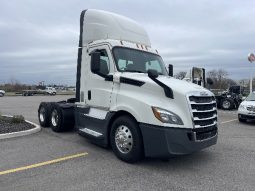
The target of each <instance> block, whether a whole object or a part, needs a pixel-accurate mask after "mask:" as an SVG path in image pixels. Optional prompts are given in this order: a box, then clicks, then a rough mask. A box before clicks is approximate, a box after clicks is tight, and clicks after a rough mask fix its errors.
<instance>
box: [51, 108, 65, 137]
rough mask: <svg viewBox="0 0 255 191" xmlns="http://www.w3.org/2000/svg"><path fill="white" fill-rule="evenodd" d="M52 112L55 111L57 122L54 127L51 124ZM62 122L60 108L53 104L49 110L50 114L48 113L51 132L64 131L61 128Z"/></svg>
mask: <svg viewBox="0 0 255 191" xmlns="http://www.w3.org/2000/svg"><path fill="white" fill-rule="evenodd" d="M53 111H56V112H57V115H58V121H57V124H56V126H54V125H53V124H52V120H51V118H52V114H53ZM62 121H63V116H62V111H61V108H60V107H59V106H58V105H57V104H53V106H52V110H51V113H50V127H51V129H52V130H53V131H55V132H62V131H64V128H63V126H62Z"/></svg>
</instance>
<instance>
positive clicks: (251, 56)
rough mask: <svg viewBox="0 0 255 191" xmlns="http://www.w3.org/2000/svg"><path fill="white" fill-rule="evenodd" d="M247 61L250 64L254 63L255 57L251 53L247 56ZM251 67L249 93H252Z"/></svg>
mask: <svg viewBox="0 0 255 191" xmlns="http://www.w3.org/2000/svg"><path fill="white" fill-rule="evenodd" d="M248 60H249V61H250V63H252V62H254V61H255V55H254V54H253V53H250V54H248ZM252 80H253V77H252V66H251V71H250V93H251V92H252Z"/></svg>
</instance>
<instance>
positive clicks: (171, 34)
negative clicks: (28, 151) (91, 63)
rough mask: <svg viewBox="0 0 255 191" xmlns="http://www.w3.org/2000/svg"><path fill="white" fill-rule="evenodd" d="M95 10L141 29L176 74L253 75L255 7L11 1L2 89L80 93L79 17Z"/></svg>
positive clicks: (5, 7)
mask: <svg viewBox="0 0 255 191" xmlns="http://www.w3.org/2000/svg"><path fill="white" fill-rule="evenodd" d="M87 8H94V9H103V10H106V11H112V12H115V13H118V14H121V15H124V16H127V17H130V18H132V19H134V20H136V21H137V22H139V23H141V25H143V26H144V28H145V29H146V30H147V32H148V34H149V36H150V38H151V43H152V46H153V47H154V48H155V49H157V50H158V51H159V52H160V54H161V55H162V57H163V59H164V61H165V62H166V64H173V65H174V70H175V71H176V72H178V71H186V70H188V69H190V68H191V67H192V66H197V67H204V68H205V69H206V70H211V69H217V68H223V69H225V70H227V71H228V73H229V77H231V78H234V79H241V78H247V77H249V75H250V71H251V70H252V69H251V64H250V63H249V62H248V61H247V55H248V53H249V52H255V47H254V44H255V38H254V34H255V26H254V21H253V18H255V1H252V0H247V1H242V2H241V1H239V0H233V1H220V0H215V1H210V0H194V1H184V0H178V1H177V0H160V1H152V0H146V1H145V0H141V1H134V0H130V1H123V0H112V1H110V2H109V1H100V0H87V1H83V0H63V1H61V2H59V1H49V0H45V1H32V0H24V1H18V0H13V1H9V0H3V1H1V6H0V38H1V41H0V83H4V82H8V81H9V80H10V78H16V79H18V80H19V81H21V82H23V83H38V82H39V81H42V80H44V81H47V82H48V83H66V84H70V85H74V84H75V74H76V61H77V46H78V38H79V16H80V12H81V10H83V9H87ZM254 68H255V67H254ZM253 70H255V69H253ZM254 73H255V71H254Z"/></svg>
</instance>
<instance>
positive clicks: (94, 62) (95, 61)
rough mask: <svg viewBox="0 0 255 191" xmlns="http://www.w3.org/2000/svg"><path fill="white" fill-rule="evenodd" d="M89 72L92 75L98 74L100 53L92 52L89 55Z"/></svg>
mask: <svg viewBox="0 0 255 191" xmlns="http://www.w3.org/2000/svg"><path fill="white" fill-rule="evenodd" d="M90 69H91V72H92V73H94V74H98V73H99V71H100V53H99V52H92V53H91V62H90Z"/></svg>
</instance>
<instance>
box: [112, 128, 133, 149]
mask: <svg viewBox="0 0 255 191" xmlns="http://www.w3.org/2000/svg"><path fill="white" fill-rule="evenodd" d="M115 144H116V146H117V148H118V150H119V151H120V152H121V153H123V154H127V153H129V152H130V151H131V150H132V147H133V136H132V133H131V131H130V129H129V128H128V127H127V126H124V125H121V126H119V127H118V128H117V129H116V132H115Z"/></svg>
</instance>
